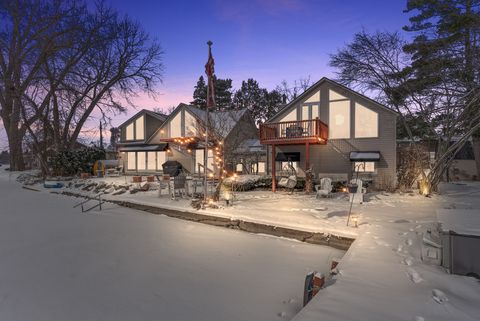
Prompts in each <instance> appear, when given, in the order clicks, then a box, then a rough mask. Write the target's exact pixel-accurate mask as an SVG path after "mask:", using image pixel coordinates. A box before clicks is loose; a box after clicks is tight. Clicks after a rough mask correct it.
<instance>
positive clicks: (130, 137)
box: [125, 123, 135, 140]
mask: <svg viewBox="0 0 480 321" xmlns="http://www.w3.org/2000/svg"><path fill="white" fill-rule="evenodd" d="M125 138H126V139H127V140H135V134H134V128H133V123H131V124H130V125H128V126H127V129H126V137H125Z"/></svg>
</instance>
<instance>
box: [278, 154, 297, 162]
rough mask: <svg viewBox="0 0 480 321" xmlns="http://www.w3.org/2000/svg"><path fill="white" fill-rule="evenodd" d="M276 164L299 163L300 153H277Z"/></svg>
mask: <svg viewBox="0 0 480 321" xmlns="http://www.w3.org/2000/svg"><path fill="white" fill-rule="evenodd" d="M275 161H276V162H287V161H291V162H299V161H300V153H299V152H292V153H277V155H276V156H275Z"/></svg>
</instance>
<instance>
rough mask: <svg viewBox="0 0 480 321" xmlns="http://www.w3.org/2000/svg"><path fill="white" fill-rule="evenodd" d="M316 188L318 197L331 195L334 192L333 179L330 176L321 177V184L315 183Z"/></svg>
mask: <svg viewBox="0 0 480 321" xmlns="http://www.w3.org/2000/svg"><path fill="white" fill-rule="evenodd" d="M315 190H316V191H317V195H316V198H319V197H328V196H330V193H331V192H332V179H330V178H328V177H324V178H322V179H320V185H315Z"/></svg>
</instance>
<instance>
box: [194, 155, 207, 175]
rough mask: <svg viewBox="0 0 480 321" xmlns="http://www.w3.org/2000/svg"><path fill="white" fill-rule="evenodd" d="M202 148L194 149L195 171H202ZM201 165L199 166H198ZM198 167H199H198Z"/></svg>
mask: <svg viewBox="0 0 480 321" xmlns="http://www.w3.org/2000/svg"><path fill="white" fill-rule="evenodd" d="M204 154H205V153H204V150H203V149H196V150H195V173H203V164H204V159H203V155H204ZM198 165H201V166H198ZM199 167H200V168H199Z"/></svg>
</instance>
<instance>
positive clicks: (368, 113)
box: [355, 103, 378, 138]
mask: <svg viewBox="0 0 480 321" xmlns="http://www.w3.org/2000/svg"><path fill="white" fill-rule="evenodd" d="M355 137H356V138H367V137H378V114H377V113H376V112H374V111H373V110H371V109H369V108H367V107H365V106H362V105H360V104H357V103H355Z"/></svg>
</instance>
